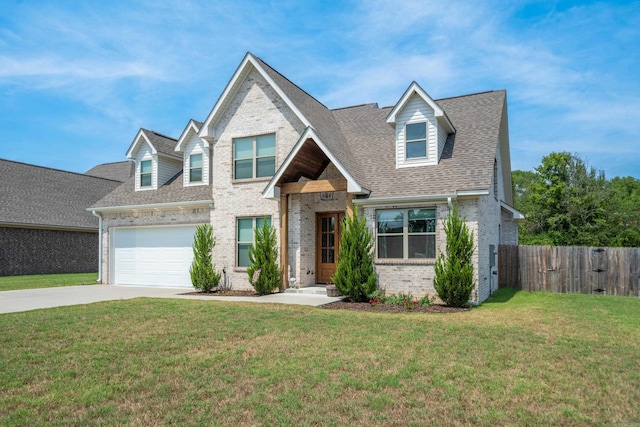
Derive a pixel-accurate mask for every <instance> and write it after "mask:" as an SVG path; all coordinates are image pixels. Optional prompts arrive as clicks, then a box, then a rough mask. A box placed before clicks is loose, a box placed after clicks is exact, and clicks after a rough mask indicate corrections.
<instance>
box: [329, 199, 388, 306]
mask: <svg viewBox="0 0 640 427" xmlns="http://www.w3.org/2000/svg"><path fill="white" fill-rule="evenodd" d="M373 256H374V255H373V234H372V233H371V230H370V229H369V227H367V220H366V218H365V217H364V216H363V215H361V214H360V209H359V208H358V207H357V206H354V209H353V214H352V215H351V216H347V217H346V218H345V219H344V223H343V227H342V240H341V245H340V255H339V257H338V265H337V266H336V273H335V274H334V276H333V278H332V280H333V283H335V285H336V288H337V289H338V291H340V294H342V295H345V296H348V297H349V298H350V299H351V300H352V301H367V300H368V298H369V295H371V294H372V293H373V292H374V291H375V290H376V288H377V280H378V279H377V276H376V273H375V271H374V269H373Z"/></svg>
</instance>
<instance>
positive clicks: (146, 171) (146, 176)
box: [140, 160, 153, 188]
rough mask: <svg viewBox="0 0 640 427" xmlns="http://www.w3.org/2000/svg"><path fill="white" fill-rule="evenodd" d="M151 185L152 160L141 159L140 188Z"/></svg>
mask: <svg viewBox="0 0 640 427" xmlns="http://www.w3.org/2000/svg"><path fill="white" fill-rule="evenodd" d="M152 185H153V161H151V160H142V161H141V162H140V188H148V187H151V186H152Z"/></svg>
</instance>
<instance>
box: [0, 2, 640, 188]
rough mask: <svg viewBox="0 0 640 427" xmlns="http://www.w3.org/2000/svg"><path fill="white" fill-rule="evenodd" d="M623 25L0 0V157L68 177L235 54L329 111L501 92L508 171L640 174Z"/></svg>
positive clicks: (127, 140)
mask: <svg viewBox="0 0 640 427" xmlns="http://www.w3.org/2000/svg"><path fill="white" fill-rule="evenodd" d="M162 3H164V5H159V4H162ZM177 4H179V5H177ZM639 22H640V2H624V1H616V2H610V3H607V2H601V3H599V2H565V1H540V2H527V1H514V2H492V1H483V2H477V1H474V0H471V1H452V2H441V1H438V2H436V1H415V2H395V1H375V0H374V1H340V2H329V1H315V2H311V1H309V2H307V1H305V2H302V1H282V2H276V1H272V2H267V1H260V2H248V1H242V0H232V1H227V0H222V1H206V0H202V1H199V0H194V1H180V2H161V1H157V0H127V1H118V0H114V1H91V2H86V1H64V2H60V1H54V0H49V1H44V0H24V1H17V0H2V2H1V3H0V158H5V159H10V160H17V161H22V162H26V163H33V164H38V165H43V166H49V167H54V168H59V169H65V170H71V171H75V172H84V171H86V170H88V169H90V168H91V167H92V166H94V165H96V164H98V163H104V162H113V161H120V160H124V159H125V153H126V150H127V148H128V147H129V145H130V144H131V142H132V140H133V138H134V137H135V135H136V133H137V131H138V129H139V128H140V127H144V128H148V129H152V130H155V131H157V132H160V133H164V134H167V135H169V136H173V137H178V136H179V135H180V133H181V132H182V130H183V129H184V127H185V126H186V124H187V122H188V120H189V119H190V118H195V119H197V120H204V118H205V117H206V115H207V114H208V113H209V111H210V110H211V108H212V107H213V105H214V104H215V102H216V100H217V99H218V97H219V96H220V94H221V93H222V91H223V89H224V87H225V85H226V84H227V82H228V81H229V79H230V78H231V76H232V74H233V72H234V71H235V69H236V67H237V66H238V65H239V63H240V61H241V60H242V58H243V56H244V54H245V53H246V52H247V51H251V52H252V53H254V54H255V55H257V56H259V57H261V58H262V59H263V60H264V61H266V62H267V63H269V64H270V65H271V66H272V67H274V68H275V69H277V70H278V71H280V72H281V73H282V74H284V75H285V76H287V77H288V78H289V79H290V80H291V81H293V82H294V83H296V84H297V85H298V86H300V87H302V88H303V89H304V90H306V91H307V92H308V93H310V94H311V95H313V96H314V97H316V98H317V99H318V100H319V101H321V102H322V103H324V104H325V105H326V106H328V107H330V108H337V107H343V106H348V105H356V104H363V103H369V102H377V103H378V104H379V105H380V106H389V105H393V104H395V103H396V102H397V100H398V99H399V97H400V96H401V95H402V93H403V92H404V90H405V89H406V88H407V87H408V86H409V84H410V83H411V82H412V81H414V80H415V81H417V82H418V83H419V84H420V85H421V86H422V87H423V88H424V89H425V90H426V91H427V92H428V93H429V94H430V95H431V96H432V97H433V98H435V99H438V98H444V97H450V96H457V95H461V94H467V93H474V92H482V91H486V90H492V89H506V90H507V96H508V103H509V126H510V137H511V163H512V168H513V169H522V170H532V169H533V168H534V167H536V166H537V165H539V164H540V160H541V158H542V157H543V156H544V155H546V154H549V153H550V152H552V151H568V152H571V153H577V154H578V155H580V156H581V157H582V158H583V159H585V160H586V161H587V162H588V163H589V164H590V165H592V166H594V167H596V168H598V169H603V170H604V171H605V172H606V175H607V177H609V178H612V177H614V176H629V175H630V176H634V177H636V178H640V77H639V76H640V25H638V23H639Z"/></svg>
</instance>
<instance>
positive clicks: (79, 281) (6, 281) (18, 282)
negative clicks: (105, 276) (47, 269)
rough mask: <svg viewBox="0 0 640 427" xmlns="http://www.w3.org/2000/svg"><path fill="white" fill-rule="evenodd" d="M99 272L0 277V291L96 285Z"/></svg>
mask: <svg viewBox="0 0 640 427" xmlns="http://www.w3.org/2000/svg"><path fill="white" fill-rule="evenodd" d="M97 279H98V273H76V274H39V275H35V276H6V277H0V291H16V290H21V289H38V288H55V287H58V286H75V285H89V284H91V285H95V283H96V280H97Z"/></svg>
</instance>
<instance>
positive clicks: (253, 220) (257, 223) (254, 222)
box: [236, 216, 271, 267]
mask: <svg viewBox="0 0 640 427" xmlns="http://www.w3.org/2000/svg"><path fill="white" fill-rule="evenodd" d="M265 222H266V223H267V225H271V217H269V216H260V217H250V218H238V219H237V220H236V233H237V238H236V245H237V250H236V266H237V267H248V266H249V248H250V247H251V245H253V243H254V236H255V229H256V228H261V227H262V226H263V224H264V223H265Z"/></svg>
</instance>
